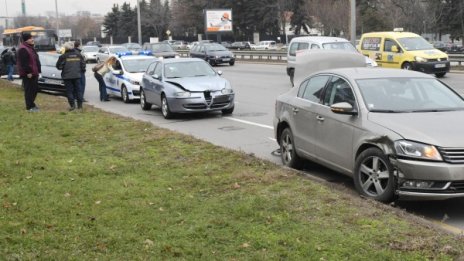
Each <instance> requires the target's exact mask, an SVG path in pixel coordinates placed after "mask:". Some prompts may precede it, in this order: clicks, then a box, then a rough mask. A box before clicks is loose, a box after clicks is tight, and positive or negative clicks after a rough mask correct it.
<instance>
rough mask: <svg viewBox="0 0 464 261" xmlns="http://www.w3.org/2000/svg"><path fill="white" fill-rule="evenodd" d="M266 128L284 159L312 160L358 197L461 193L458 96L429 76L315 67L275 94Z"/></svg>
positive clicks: (463, 146)
mask: <svg viewBox="0 0 464 261" xmlns="http://www.w3.org/2000/svg"><path fill="white" fill-rule="evenodd" d="M274 127H275V128H274V129H275V135H276V139H277V141H278V143H279V145H280V148H281V158H282V162H283V163H284V164H285V165H286V166H289V167H294V168H299V167H302V163H303V159H307V160H311V161H314V162H317V163H320V164H322V165H325V166H327V167H329V168H331V169H333V170H336V171H338V172H340V173H343V174H346V175H349V176H351V177H352V178H353V180H354V184H355V187H356V189H357V191H358V192H359V193H360V194H361V195H363V196H366V197H370V198H373V199H376V200H379V201H383V202H389V201H392V200H395V199H396V198H397V197H398V196H400V198H401V197H408V198H411V197H421V198H428V199H446V198H453V197H463V196H464V139H463V133H464V99H463V98H462V97H461V96H460V95H459V94H457V93H456V92H454V91H453V90H452V89H451V88H449V87H448V86H446V85H445V84H444V83H442V82H440V81H439V80H437V79H435V78H434V77H432V76H429V75H426V74H422V73H419V72H412V71H405V70H395V69H381V68H341V69H332V70H325V71H320V72H317V73H314V74H312V75H311V76H309V77H306V78H305V79H304V80H303V81H302V82H301V84H300V85H299V86H298V87H296V88H293V89H291V90H290V91H288V92H287V93H285V94H283V95H281V96H279V97H278V98H277V101H276V112H275V118H274Z"/></svg>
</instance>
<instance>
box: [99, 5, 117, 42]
mask: <svg viewBox="0 0 464 261" xmlns="http://www.w3.org/2000/svg"><path fill="white" fill-rule="evenodd" d="M119 16H120V12H119V6H118V5H117V4H114V5H113V7H112V8H111V12H110V13H108V14H107V15H105V18H104V20H103V27H104V30H103V31H104V32H105V33H106V34H107V35H108V36H117V35H118V32H119V31H118V27H119Z"/></svg>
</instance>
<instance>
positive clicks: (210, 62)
mask: <svg viewBox="0 0 464 261" xmlns="http://www.w3.org/2000/svg"><path fill="white" fill-rule="evenodd" d="M208 63H209V64H210V65H211V66H215V65H216V63H215V62H214V61H213V60H211V59H209V60H208Z"/></svg>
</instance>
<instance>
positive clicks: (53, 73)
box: [38, 52, 66, 93]
mask: <svg viewBox="0 0 464 261" xmlns="http://www.w3.org/2000/svg"><path fill="white" fill-rule="evenodd" d="M38 55H39V59H40V65H41V67H40V68H41V71H42V73H41V74H40V76H39V80H38V81H39V90H49V91H59V92H62V93H65V92H66V87H65V86H64V81H63V79H62V78H61V71H60V70H58V69H57V68H56V62H57V61H58V58H59V57H60V55H61V54H59V53H49V52H39V53H38Z"/></svg>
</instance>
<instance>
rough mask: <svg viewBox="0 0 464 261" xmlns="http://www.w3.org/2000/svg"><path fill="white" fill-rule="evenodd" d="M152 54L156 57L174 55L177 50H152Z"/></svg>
mask: <svg viewBox="0 0 464 261" xmlns="http://www.w3.org/2000/svg"><path fill="white" fill-rule="evenodd" d="M153 54H154V55H155V56H157V57H159V56H174V55H177V52H171V51H166V52H153Z"/></svg>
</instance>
